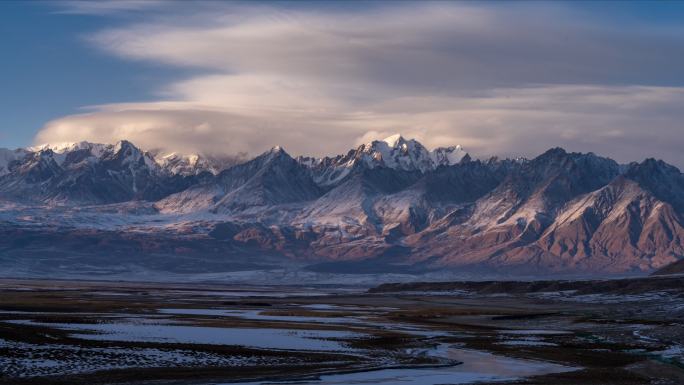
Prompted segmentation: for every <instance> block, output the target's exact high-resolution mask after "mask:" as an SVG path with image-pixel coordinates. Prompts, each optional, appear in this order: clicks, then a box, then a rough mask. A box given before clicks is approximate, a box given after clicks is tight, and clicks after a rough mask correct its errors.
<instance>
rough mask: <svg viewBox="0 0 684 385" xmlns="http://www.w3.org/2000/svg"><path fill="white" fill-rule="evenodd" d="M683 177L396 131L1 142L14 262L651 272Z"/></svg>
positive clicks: (3, 256)
mask: <svg viewBox="0 0 684 385" xmlns="http://www.w3.org/2000/svg"><path fill="white" fill-rule="evenodd" d="M683 218H684V176H683V175H682V173H681V172H680V171H679V170H678V169H677V168H676V167H674V166H671V165H669V164H667V163H665V162H663V161H660V160H655V159H646V160H644V161H642V162H640V163H638V162H633V163H629V164H618V163H617V162H615V161H614V160H612V159H609V158H605V157H601V156H598V155H595V154H593V153H569V152H566V151H565V150H563V149H561V148H553V149H550V150H548V151H546V152H545V153H543V154H541V155H539V156H538V157H536V158H534V159H498V158H491V159H488V160H476V159H473V158H471V157H470V155H468V154H467V153H466V152H465V151H464V150H463V149H462V148H461V147H460V146H454V147H446V148H437V149H433V150H428V149H427V148H426V147H425V146H423V145H422V144H420V143H419V142H418V141H416V140H407V139H404V138H403V137H401V136H400V135H394V136H391V137H389V138H386V139H384V140H378V141H372V142H371V143H367V144H363V145H361V146H359V147H357V148H355V149H352V150H350V151H349V152H347V153H346V154H343V155H337V156H333V157H324V158H312V157H297V158H293V157H291V156H290V155H289V154H288V153H287V152H286V151H285V150H284V149H283V148H281V147H274V148H272V149H271V150H269V151H267V152H265V153H263V154H261V155H259V156H257V157H255V158H253V159H247V158H246V157H245V156H244V155H239V156H234V155H228V156H206V155H181V154H175V153H171V154H168V153H163V152H158V151H156V152H155V151H143V150H141V149H139V148H138V147H136V146H135V145H134V144H132V143H130V142H128V141H121V142H119V143H117V144H95V143H88V142H81V143H75V144H65V145H45V146H39V147H33V148H25V149H16V150H7V149H0V238H1V239H0V269H2V270H4V271H5V275H11V274H17V275H41V274H53V273H55V272H60V271H61V272H64V271H71V272H73V271H76V270H78V271H80V272H82V273H85V274H91V275H92V274H110V273H111V272H112V271H119V272H124V271H142V270H146V269H147V270H150V269H151V270H159V271H172V272H173V273H174V274H183V273H186V272H192V273H203V274H210V273H216V272H221V271H231V272H245V271H255V270H269V269H270V270H273V269H282V268H287V267H292V266H295V267H296V268H297V269H300V270H302V271H308V272H316V273H320V274H333V273H410V274H425V273H431V272H444V271H451V272H460V273H469V274H489V275H492V274H494V275H506V276H540V275H542V276H560V275H580V276H595V275H632V274H637V275H638V274H646V273H650V272H653V271H655V270H658V269H662V268H664V267H665V266H667V265H669V264H672V263H676V262H677V261H679V260H682V258H683V257H684V227H683V223H684V222H682V220H683Z"/></svg>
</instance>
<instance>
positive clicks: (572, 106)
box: [36, 3, 684, 165]
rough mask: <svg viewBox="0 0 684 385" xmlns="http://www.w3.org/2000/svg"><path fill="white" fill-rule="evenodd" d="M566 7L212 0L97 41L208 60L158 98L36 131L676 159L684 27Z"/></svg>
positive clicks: (60, 136) (186, 60)
mask: <svg viewBox="0 0 684 385" xmlns="http://www.w3.org/2000/svg"><path fill="white" fill-rule="evenodd" d="M571 13H572V11H570V10H567V9H562V8H558V7H549V6H544V7H543V8H541V7H537V8H534V9H530V8H529V7H528V6H527V5H524V6H523V5H521V6H505V7H504V6H479V5H476V4H465V5H464V4H463V3H458V4H454V3H435V4H427V5H424V4H421V5H415V4H404V5H401V6H391V7H390V6H382V7H376V8H374V9H372V10H353V11H340V10H336V11H332V10H329V9H327V10H326V9H318V10H302V9H284V8H276V9H274V8H265V7H260V6H250V7H247V6H240V7H235V6H232V7H225V8H222V7H219V8H217V5H216V3H211V7H209V9H204V10H199V11H197V12H195V13H193V14H192V15H190V16H188V15H169V14H167V15H164V17H160V18H151V19H150V20H147V21H146V22H145V23H144V24H136V23H131V24H127V25H124V26H122V27H119V28H116V29H108V30H104V31H101V32H99V33H97V34H96V35H95V36H93V37H91V38H90V41H91V42H92V43H93V44H95V45H96V46H97V47H98V48H100V49H103V50H105V51H106V52H109V53H112V54H115V55H119V56H121V57H123V58H126V59H132V60H144V61H150V62H154V63H161V64H165V65H172V66H179V67H182V68H192V69H195V70H200V71H203V73H200V74H197V75H194V76H192V77H189V78H184V79H178V80H177V81H175V82H172V83H171V84H168V85H167V87H165V88H164V89H163V90H153V91H155V92H157V93H158V94H159V95H160V98H162V100H160V101H158V102H146V103H135V102H132V103H122V104H113V105H104V106H96V107H94V108H92V110H91V111H89V112H87V113H85V114H80V115H73V116H66V117H63V118H60V119H57V120H55V121H52V122H49V123H48V124H47V125H46V126H45V127H44V128H43V130H42V131H41V132H40V133H39V134H38V135H37V137H36V142H39V143H43V142H64V141H76V140H93V141H105V142H110V141H115V140H118V139H129V140H132V141H133V142H135V143H138V144H139V145H141V146H142V147H145V148H158V147H161V148H166V149H169V150H174V151H181V152H182V151H204V152H247V153H251V154H255V153H258V152H260V151H263V150H265V149H267V148H269V147H271V146H273V145H275V144H279V145H283V146H284V147H285V148H286V149H287V150H288V151H290V152H291V153H293V154H295V155H296V154H313V155H324V154H331V153H340V152H344V151H346V150H348V149H349V148H350V147H351V146H353V145H355V144H358V143H361V142H364V141H368V140H370V139H372V138H375V137H381V136H382V135H385V134H391V133H394V132H401V133H403V134H404V135H405V136H410V137H416V138H417V139H419V140H421V141H423V142H424V143H425V144H426V145H428V146H431V147H435V146H441V145H452V144H462V145H463V146H464V147H466V149H468V150H469V151H470V152H471V153H473V154H474V155H476V156H489V155H510V156H520V155H525V156H531V155H534V154H537V153H539V152H541V151H544V150H545V149H547V148H548V147H552V146H559V145H560V146H564V147H567V148H569V149H571V150H577V151H595V152H598V153H601V154H606V155H609V156H614V157H616V158H617V159H618V160H621V161H627V160H634V159H640V158H643V157H646V156H659V157H664V158H665V159H666V160H669V161H672V162H675V163H677V164H680V165H681V164H683V163H684V159H683V158H682V156H681V155H680V154H679V153H680V151H679V148H681V146H682V144H684V139H682V138H681V135H679V131H680V128H679V124H678V122H679V121H681V120H682V118H684V111H681V108H679V106H681V105H682V102H684V88H681V87H664V86H662V85H660V84H669V83H672V82H673V81H674V80H673V79H677V78H678V76H679V74H680V72H681V66H682V64H683V61H684V60H682V58H683V57H684V53H683V52H684V49H683V48H684V40H683V39H682V38H681V36H682V35H681V34H676V33H673V32H671V31H666V32H663V31H660V30H653V29H648V28H645V27H638V28H637V27H635V28H633V29H632V30H628V31H625V30H623V29H622V28H619V27H618V26H613V27H611V26H610V25H601V24H597V23H595V22H591V21H585V22H574V21H570V20H575V19H576V18H573V17H571V16H572V14H571ZM649 71H650V73H649ZM649 76H651V77H649ZM653 76H655V77H653ZM643 84H651V85H650V86H644V85H643Z"/></svg>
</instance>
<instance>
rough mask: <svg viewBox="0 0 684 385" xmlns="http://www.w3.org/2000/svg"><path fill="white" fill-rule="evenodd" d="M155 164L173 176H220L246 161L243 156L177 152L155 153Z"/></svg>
mask: <svg viewBox="0 0 684 385" xmlns="http://www.w3.org/2000/svg"><path fill="white" fill-rule="evenodd" d="M152 154H153V156H154V160H155V162H156V163H157V164H158V165H159V166H160V167H161V168H163V169H164V170H166V171H167V172H169V173H171V174H178V175H184V176H189V175H199V174H201V173H203V172H209V173H211V174H214V175H216V174H218V173H220V172H221V171H223V170H225V169H227V168H230V167H231V166H234V165H236V164H239V163H243V162H244V161H246V159H245V156H243V155H224V156H212V155H201V154H187V155H186V154H179V153H177V152H169V153H167V152H159V151H157V152H153V153H152Z"/></svg>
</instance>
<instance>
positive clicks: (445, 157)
mask: <svg viewBox="0 0 684 385" xmlns="http://www.w3.org/2000/svg"><path fill="white" fill-rule="evenodd" d="M468 158H469V157H467V154H466V152H465V151H464V150H463V149H462V148H461V146H454V147H440V148H436V149H434V150H432V151H428V149H427V148H425V147H424V146H423V145H422V144H420V143H419V142H418V141H416V140H414V139H410V140H406V139H404V138H403V137H402V136H401V135H400V134H396V135H392V136H390V137H387V138H385V139H383V140H374V141H372V142H370V143H366V144H363V145H361V146H359V147H358V148H356V149H354V150H350V151H349V152H348V153H347V154H346V155H338V156H336V157H332V158H331V157H325V158H319V159H314V158H309V157H300V158H299V162H300V163H302V164H304V165H306V166H308V167H310V168H311V169H312V170H313V172H314V179H315V180H316V182H317V183H319V184H321V185H326V186H330V185H334V184H336V183H338V182H340V181H342V180H343V179H344V178H345V177H347V176H348V175H349V174H350V173H352V172H353V170H355V169H357V170H358V169H360V168H370V169H372V168H376V167H386V168H390V169H394V170H403V171H418V172H421V173H425V172H428V171H432V170H435V169H436V168H437V167H439V166H452V165H455V164H458V163H459V162H461V161H462V160H464V159H468Z"/></svg>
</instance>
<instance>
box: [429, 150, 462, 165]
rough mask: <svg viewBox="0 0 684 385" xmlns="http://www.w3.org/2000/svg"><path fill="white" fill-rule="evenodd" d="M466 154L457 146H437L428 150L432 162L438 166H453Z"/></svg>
mask: <svg viewBox="0 0 684 385" xmlns="http://www.w3.org/2000/svg"><path fill="white" fill-rule="evenodd" d="M467 155H468V154H467V153H466V152H465V150H463V148H462V147H461V146H460V145H459V146H451V147H438V148H435V149H434V150H432V151H431V152H430V158H431V159H432V163H433V164H434V165H435V166H437V167H439V166H453V165H455V164H458V163H460V162H461V161H462V160H463V159H464V158H466V156H467Z"/></svg>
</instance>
